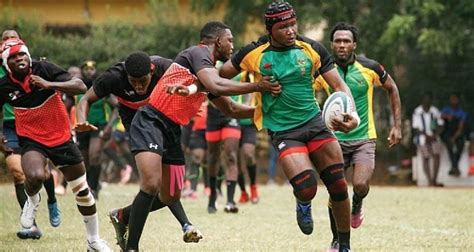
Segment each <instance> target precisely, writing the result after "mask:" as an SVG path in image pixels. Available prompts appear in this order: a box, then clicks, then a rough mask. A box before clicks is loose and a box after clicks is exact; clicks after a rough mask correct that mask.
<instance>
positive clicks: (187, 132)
mask: <svg viewBox="0 0 474 252" xmlns="http://www.w3.org/2000/svg"><path fill="white" fill-rule="evenodd" d="M193 124H194V123H193V121H191V122H189V123H188V124H187V125H184V126H181V144H182V145H184V146H185V147H189V145H190V141H191V132H192V128H193Z"/></svg>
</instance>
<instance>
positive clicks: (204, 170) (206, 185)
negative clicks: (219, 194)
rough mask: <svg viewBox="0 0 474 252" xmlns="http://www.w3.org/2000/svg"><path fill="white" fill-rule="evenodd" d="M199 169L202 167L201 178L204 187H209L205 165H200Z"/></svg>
mask: <svg viewBox="0 0 474 252" xmlns="http://www.w3.org/2000/svg"><path fill="white" fill-rule="evenodd" d="M201 167H202V178H203V181H204V187H209V183H210V182H209V174H208V173H207V165H206V164H202V165H201Z"/></svg>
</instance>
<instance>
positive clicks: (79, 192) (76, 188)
mask: <svg viewBox="0 0 474 252" xmlns="http://www.w3.org/2000/svg"><path fill="white" fill-rule="evenodd" d="M68 183H69V185H70V186H71V190H72V193H74V195H75V197H76V203H77V205H78V206H84V207H89V206H93V205H94V204H95V200H94V197H93V196H92V194H91V193H90V191H89V186H88V185H87V178H86V174H83V175H82V176H80V177H79V178H77V179H75V180H73V181H68Z"/></svg>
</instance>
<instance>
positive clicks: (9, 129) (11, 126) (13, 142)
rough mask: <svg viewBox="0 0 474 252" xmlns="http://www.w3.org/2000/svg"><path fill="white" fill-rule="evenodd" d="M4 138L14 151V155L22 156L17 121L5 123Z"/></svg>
mask: <svg viewBox="0 0 474 252" xmlns="http://www.w3.org/2000/svg"><path fill="white" fill-rule="evenodd" d="M3 136H4V137H5V140H7V146H8V147H9V148H10V149H12V150H13V153H14V154H20V153H21V148H20V143H19V142H18V135H17V134H16V127H15V120H9V121H4V122H3Z"/></svg>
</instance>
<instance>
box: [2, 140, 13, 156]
mask: <svg viewBox="0 0 474 252" xmlns="http://www.w3.org/2000/svg"><path fill="white" fill-rule="evenodd" d="M0 152H3V153H4V154H11V153H13V149H12V148H10V147H8V145H7V139H5V136H2V138H1V139H0Z"/></svg>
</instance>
